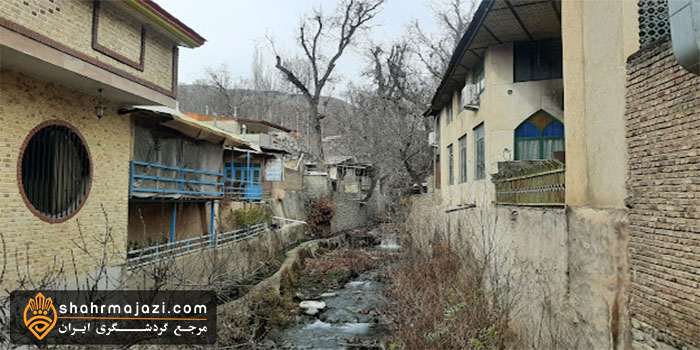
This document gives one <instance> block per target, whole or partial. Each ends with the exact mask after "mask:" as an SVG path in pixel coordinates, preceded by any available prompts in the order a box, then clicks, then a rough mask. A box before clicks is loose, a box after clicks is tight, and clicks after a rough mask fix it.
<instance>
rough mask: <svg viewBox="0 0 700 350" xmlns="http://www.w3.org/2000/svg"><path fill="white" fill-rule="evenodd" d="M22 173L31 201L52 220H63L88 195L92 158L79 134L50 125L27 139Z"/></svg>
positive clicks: (26, 191)
mask: <svg viewBox="0 0 700 350" xmlns="http://www.w3.org/2000/svg"><path fill="white" fill-rule="evenodd" d="M21 172H22V189H23V191H24V195H25V196H26V199H27V201H28V202H29V204H31V206H32V207H33V208H34V209H35V210H36V211H37V212H38V213H39V214H40V215H43V216H45V217H46V218H48V219H49V220H61V219H64V218H66V217H69V216H70V215H72V214H73V213H75V212H76V211H77V210H78V209H79V208H80V206H81V205H82V203H83V201H84V200H85V198H86V196H87V192H88V187H89V185H90V157H89V155H88V151H87V148H86V147H85V145H84V143H83V140H82V138H81V137H80V136H79V135H78V134H77V133H75V132H74V131H73V130H71V129H70V128H69V127H67V126H64V125H49V126H45V127H43V128H41V129H40V130H39V131H37V132H36V133H34V134H33V135H32V136H31V138H30V139H29V142H27V146H26V148H25V149H24V152H23V155H22V169H21Z"/></svg>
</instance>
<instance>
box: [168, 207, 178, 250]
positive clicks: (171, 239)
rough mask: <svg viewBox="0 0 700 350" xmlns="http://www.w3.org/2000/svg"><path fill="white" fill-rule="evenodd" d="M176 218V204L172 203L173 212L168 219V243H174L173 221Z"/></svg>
mask: <svg viewBox="0 0 700 350" xmlns="http://www.w3.org/2000/svg"><path fill="white" fill-rule="evenodd" d="M176 218H177V202H173V211H172V215H171V217H170V243H172V242H175V219H176Z"/></svg>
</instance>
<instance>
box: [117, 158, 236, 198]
mask: <svg viewBox="0 0 700 350" xmlns="http://www.w3.org/2000/svg"><path fill="white" fill-rule="evenodd" d="M149 168H155V169H162V170H163V171H161V172H160V173H161V176H153V175H146V174H145V172H146V170H148V169H149ZM130 172H131V177H130V179H129V195H134V193H135V192H143V193H159V194H185V195H198V196H215V197H218V196H223V195H224V187H225V185H224V182H225V174H224V173H219V172H213V171H205V170H197V169H187V168H178V167H174V166H168V165H161V164H156V163H148V162H141V161H136V160H132V161H131V165H130ZM163 173H165V175H163ZM192 177H195V178H198V179H191V178H192ZM205 177H215V178H216V180H211V179H209V180H205V179H204V178H205ZM188 178H189V179H188ZM144 180H145V181H144ZM185 184H188V185H194V186H192V187H194V188H195V189H191V188H188V189H186V188H185ZM172 185H175V186H172ZM210 186H214V189H213V190H211V189H206V187H210ZM188 187H189V186H188Z"/></svg>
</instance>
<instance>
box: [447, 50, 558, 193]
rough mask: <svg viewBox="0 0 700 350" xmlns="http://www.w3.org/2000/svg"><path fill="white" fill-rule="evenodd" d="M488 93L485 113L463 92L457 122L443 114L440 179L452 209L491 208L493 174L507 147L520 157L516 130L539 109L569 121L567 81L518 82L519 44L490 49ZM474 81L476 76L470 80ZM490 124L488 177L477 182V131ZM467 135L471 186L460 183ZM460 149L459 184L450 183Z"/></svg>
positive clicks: (483, 96) (487, 134)
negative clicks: (470, 106)
mask: <svg viewBox="0 0 700 350" xmlns="http://www.w3.org/2000/svg"><path fill="white" fill-rule="evenodd" d="M484 72H485V78H486V89H485V90H484V92H483V93H482V94H481V97H480V105H479V110H478V111H476V112H474V111H470V110H463V108H460V101H458V99H457V94H454V96H453V100H452V109H453V111H454V119H453V120H452V122H450V123H449V124H448V123H447V117H446V112H445V110H443V111H442V112H441V115H440V145H439V147H440V149H439V151H440V168H441V171H440V175H441V181H440V182H441V190H442V192H443V196H442V198H443V203H444V204H447V205H453V206H454V205H458V204H478V205H479V206H485V205H489V204H490V203H491V201H492V200H493V196H492V195H491V193H493V184H492V183H491V180H490V174H494V173H496V172H497V171H498V168H497V163H498V162H502V161H504V160H511V159H512V158H511V159H505V158H504V149H506V148H508V149H509V150H510V154H511V157H513V155H514V148H515V147H514V143H515V136H514V132H515V129H516V128H517V127H518V126H519V125H520V124H521V123H522V122H524V121H525V120H526V119H527V118H529V117H530V116H531V115H533V114H534V113H535V112H537V111H539V110H544V111H546V112H547V113H549V114H551V115H552V116H554V117H555V118H557V119H559V120H560V121H562V122H564V123H565V124H566V122H565V121H564V111H563V107H562V103H563V101H562V98H561V96H562V80H561V79H553V80H543V81H528V82H518V83H514V82H513V44H512V43H508V44H502V45H496V46H492V47H490V48H489V49H488V50H486V56H485V58H484ZM467 80H468V81H469V82H471V78H468V79H467ZM482 122H483V123H484V128H485V130H484V131H485V156H486V177H485V178H484V179H483V180H476V179H475V164H476V162H475V161H476V153H475V146H474V131H473V129H474V128H475V127H477V126H478V125H479V124H481V123H482ZM465 134H466V135H467V182H466V183H460V179H459V167H460V161H459V138H461V137H462V136H464V135H465ZM450 144H452V145H453V150H454V170H453V171H454V179H455V181H454V185H450V184H449V155H448V152H447V146H448V145H450Z"/></svg>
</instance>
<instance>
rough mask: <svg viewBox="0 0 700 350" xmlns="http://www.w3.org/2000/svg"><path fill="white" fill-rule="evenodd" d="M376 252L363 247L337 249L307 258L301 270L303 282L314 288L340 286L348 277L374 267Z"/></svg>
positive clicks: (377, 261)
mask: <svg viewBox="0 0 700 350" xmlns="http://www.w3.org/2000/svg"><path fill="white" fill-rule="evenodd" d="M378 254H379V253H378V252H369V251H367V250H364V249H338V250H334V251H331V252H329V253H327V254H325V255H323V256H321V257H318V258H314V259H309V260H307V261H306V265H305V266H304V270H302V272H301V275H302V276H304V277H303V278H304V284H305V285H306V286H307V287H312V286H313V287H316V288H315V289H327V288H337V287H341V286H342V285H343V284H345V282H347V281H348V280H349V279H350V278H353V277H356V276H357V275H359V274H360V273H361V272H364V271H367V270H369V269H372V268H374V267H376V266H377V265H378V263H379V261H380V260H379V259H377V255H378Z"/></svg>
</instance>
